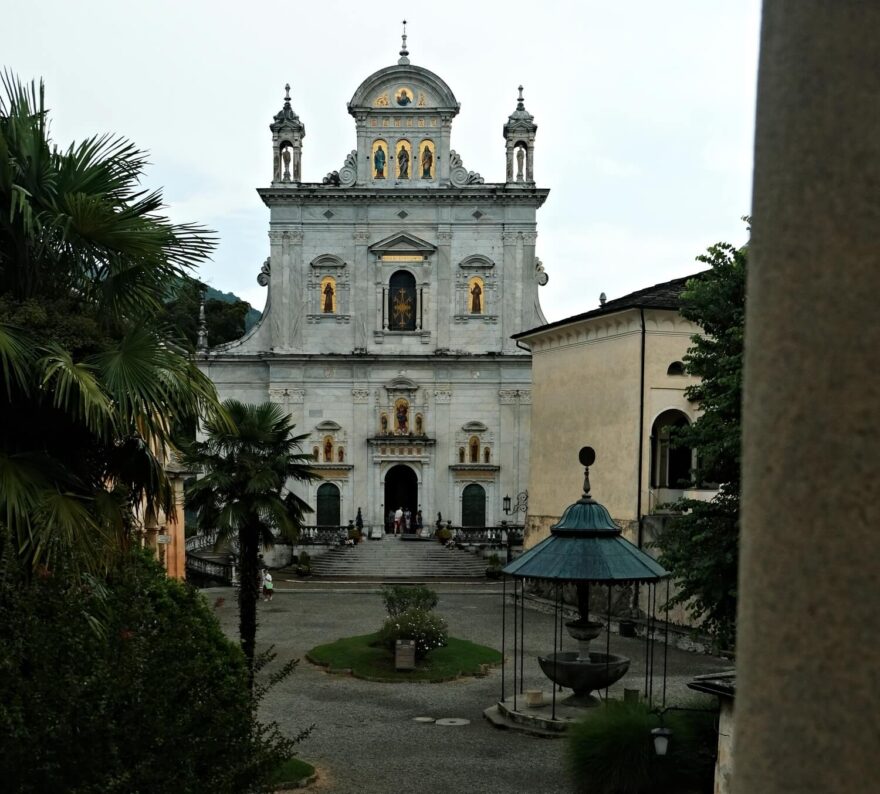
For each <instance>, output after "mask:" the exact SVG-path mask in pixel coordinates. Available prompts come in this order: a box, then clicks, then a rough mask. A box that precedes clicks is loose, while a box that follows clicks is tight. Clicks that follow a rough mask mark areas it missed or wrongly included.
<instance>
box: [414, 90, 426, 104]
mask: <svg viewBox="0 0 880 794" xmlns="http://www.w3.org/2000/svg"><path fill="white" fill-rule="evenodd" d="M427 106H428V98H427V97H426V96H425V95H424V94H423V93H422V92H421V91H420V92H419V101H418V103H417V104H416V107H419V108H424V107H427Z"/></svg>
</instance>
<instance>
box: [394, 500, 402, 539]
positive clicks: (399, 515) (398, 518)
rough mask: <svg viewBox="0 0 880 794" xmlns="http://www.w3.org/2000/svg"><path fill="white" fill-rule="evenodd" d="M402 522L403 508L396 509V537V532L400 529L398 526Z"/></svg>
mask: <svg viewBox="0 0 880 794" xmlns="http://www.w3.org/2000/svg"><path fill="white" fill-rule="evenodd" d="M402 522H403V508H402V507H398V508H397V510H395V512H394V534H395V535H397V530H399V529H400V525H401V523H402Z"/></svg>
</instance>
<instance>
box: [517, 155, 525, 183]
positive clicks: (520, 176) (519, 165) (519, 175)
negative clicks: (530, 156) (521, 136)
mask: <svg viewBox="0 0 880 794" xmlns="http://www.w3.org/2000/svg"><path fill="white" fill-rule="evenodd" d="M525 159H526V150H525V147H523V146H517V147H516V181H517V182H522V181H523V163H524V162H525Z"/></svg>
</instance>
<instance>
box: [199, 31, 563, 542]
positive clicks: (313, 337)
mask: <svg viewBox="0 0 880 794" xmlns="http://www.w3.org/2000/svg"><path fill="white" fill-rule="evenodd" d="M458 111H459V103H458V102H457V101H456V98H455V96H454V94H453V93H452V91H451V90H450V88H449V86H447V85H446V83H445V82H444V81H443V80H441V79H440V78H439V77H438V76H437V75H436V74H434V73H433V72H430V71H428V70H427V69H424V68H422V67H419V66H413V65H412V64H411V63H410V61H409V58H408V52H407V50H406V37H405V36H404V46H403V49H402V50H401V53H400V59H399V61H398V62H397V64H396V65H393V66H389V67H387V68H385V69H381V70H380V71H378V72H376V73H375V74H372V75H370V76H369V77H368V78H367V79H366V80H364V81H363V83H361V85H360V86H359V87H358V89H357V90H356V91H355V92H354V96H353V97H352V98H351V101H350V102H349V103H348V112H349V113H350V114H351V116H353V117H354V120H355V132H356V136H357V148H356V149H354V150H352V152H351V153H350V154H349V155H348V156H347V157H346V158H345V161H344V164H343V166H342V168H340V169H339V171H338V172H337V171H333V172H331V173H330V174H328V175H327V177H325V179H324V180H323V182H322V183H320V184H319V183H308V182H303V181H302V179H301V171H302V155H303V139H304V138H305V134H306V130H305V125H304V124H303V122H302V121H301V120H300V118H299V117H298V116H297V114H296V113H295V112H294V111H293V108H292V107H291V102H290V93H289V88H288V92H287V95H286V96H285V100H284V106H283V108H282V109H281V111H280V112H279V113H278V114H277V115H276V116H275V119H274V121H273V123H272V124H271V125H270V130H271V132H272V181H271V184H270V185H269V186H268V187H265V188H261V189H260V190H259V194H260V197H261V198H262V199H263V201H264V203H265V204H266V206H267V207H268V208H269V213H270V214H269V248H270V255H269V258H268V259H267V260H266V262H265V264H264V266H263V269H262V272H261V273H260V275H259V277H258V281H259V282H260V284H262V285H264V286H267V287H268V290H269V295H268V301H267V304H266V309H265V311H264V313H263V319H262V321H261V322H260V323H259V324H258V325H257V326H256V327H255V328H253V329H252V330H251V332H250V333H248V334H247V335H246V336H245V337H243V338H242V339H240V340H238V341H236V342H233V343H230V344H227V345H223V346H222V347H215V348H210V349H208V350H203V351H202V354H201V366H202V368H203V369H204V371H206V372H207V373H208V374H209V376H210V377H211V379H212V380H213V381H214V382H215V383H216V385H217V388H218V391H219V393H220V396H221V397H222V398H223V399H227V398H229V397H234V398H237V399H240V400H243V401H246V402H263V401H265V400H267V399H269V400H272V401H275V402H278V403H280V404H281V405H282V406H283V407H284V409H285V410H286V411H288V412H289V413H290V414H291V416H292V418H293V421H294V422H295V423H296V428H297V432H298V433H307V434H308V442H307V445H306V451H307V452H311V453H313V454H314V456H315V460H316V463H315V468H316V469H317V470H319V471H320V474H321V476H322V477H323V480H322V481H321V482H316V483H313V484H311V485H308V486H302V487H301V488H300V489H299V491H300V495H301V496H302V497H303V498H305V499H306V500H307V501H308V502H309V504H311V505H312V506H313V507H314V508H315V509H316V514H315V515H314V516H312V517H311V519H310V521H311V522H314V523H316V524H319V525H334V524H345V523H347V522H348V520H349V519H353V518H354V517H355V515H356V513H357V510H358V508H360V509H361V510H362V514H363V520H364V523H365V524H370V525H381V524H382V523H383V521H384V520H385V518H386V517H387V514H388V512H389V510H394V509H396V508H398V507H403V508H404V509H406V508H409V509H410V510H411V512H412V513H413V515H415V514H416V513H417V511H419V510H421V511H422V514H423V517H424V522H425V524H433V523H434V522H435V521H436V520H437V513H438V512H439V513H442V516H443V520H444V521H446V520H451V521H452V522H453V524H455V525H464V526H492V525H496V524H498V523H499V522H500V521H501V520H502V519H504V518H505V516H504V514H503V513H502V499H503V497H504V496H505V495H507V494H510V495H512V496H513V495H516V494H518V493H520V492H522V491H525V489H526V487H527V484H528V477H529V421H530V403H531V358H530V354H529V353H528V351H526V350H523V349H520V348H519V347H518V346H517V345H516V343H515V342H514V340H512V339H511V336H512V335H513V334H515V333H517V332H520V331H524V330H526V329H529V328H533V327H535V326H538V325H542V324H543V323H545V322H546V321H545V318H544V316H543V314H542V312H541V307H540V303H539V300H538V289H539V286H540V285H542V284H545V283H546V282H547V276H546V275H545V273H544V270H543V267H542V266H541V263H540V261H539V260H538V259H536V257H535V239H536V221H535V215H536V210H537V209H538V208H539V207H540V206H541V205H542V204H543V203H544V201H545V199H546V198H547V194H548V192H549V191H548V190H546V189H541V188H538V187H536V185H535V180H534V167H533V162H534V142H535V132H536V130H537V126H536V125H535V123H534V120H533V117H532V116H531V115H530V114H529V113H528V112H527V111H526V110H525V106H524V104H523V98H522V90H521V89H520V96H519V101H518V103H517V106H516V110H515V111H514V112H513V113H512V114H511V115H510V117H509V118H508V119H507V122H506V124H504V128H503V133H504V141H505V154H506V181H505V182H503V183H497V184H487V183H486V182H485V181H484V180H483V178H482V177H481V176H480V175H479V174H478V173H475V172H474V171H469V170H467V168H465V167H464V166H463V165H462V161H461V158H460V157H459V155H458V154H456V152H455V151H454V150H453V149H452V148H451V146H452V122H453V120H454V119H455V117H456V115H458ZM499 148H500V147H499ZM499 155H500V152H499ZM209 341H210V340H209Z"/></svg>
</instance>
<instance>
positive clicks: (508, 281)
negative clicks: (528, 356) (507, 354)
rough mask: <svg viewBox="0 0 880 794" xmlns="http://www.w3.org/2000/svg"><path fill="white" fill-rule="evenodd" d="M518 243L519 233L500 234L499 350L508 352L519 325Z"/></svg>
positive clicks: (505, 232) (506, 232) (507, 232)
mask: <svg viewBox="0 0 880 794" xmlns="http://www.w3.org/2000/svg"><path fill="white" fill-rule="evenodd" d="M518 241H519V232H516V231H504V232H502V234H501V242H502V245H503V250H504V255H503V258H502V262H501V278H500V279H499V281H500V284H499V287H500V292H501V294H500V295H499V299H500V301H501V311H499V312H498V314H500V315H501V349H502V350H508V349H510V347H511V346H513V344H514V343H513V340H512V339H511V338H510V337H511V336H512V335H513V334H515V333H516V332H517V331H519V330H521V329H519V328H517V325H518V324H519V322H518V318H519V311H518V310H517V306H516V288H517V280H518V279H519V271H518V269H517V243H518Z"/></svg>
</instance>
